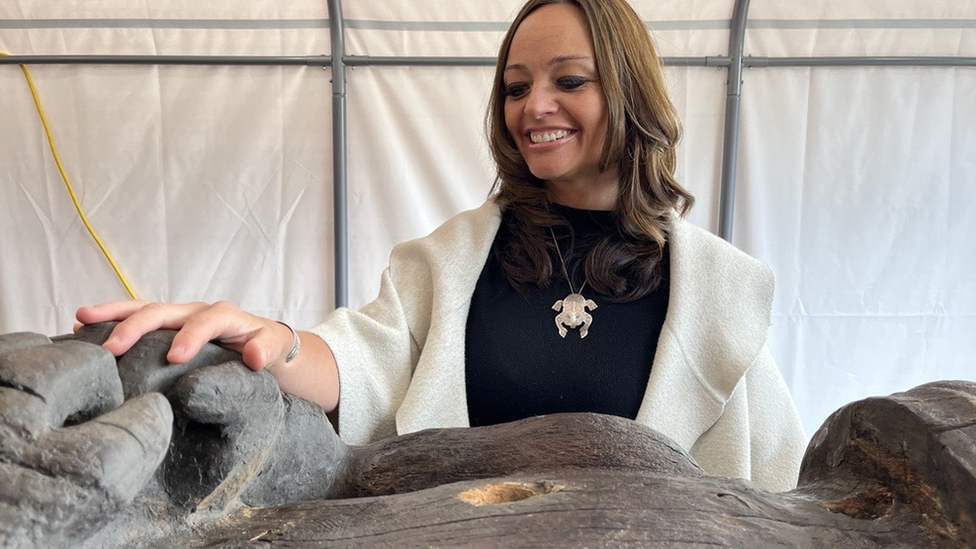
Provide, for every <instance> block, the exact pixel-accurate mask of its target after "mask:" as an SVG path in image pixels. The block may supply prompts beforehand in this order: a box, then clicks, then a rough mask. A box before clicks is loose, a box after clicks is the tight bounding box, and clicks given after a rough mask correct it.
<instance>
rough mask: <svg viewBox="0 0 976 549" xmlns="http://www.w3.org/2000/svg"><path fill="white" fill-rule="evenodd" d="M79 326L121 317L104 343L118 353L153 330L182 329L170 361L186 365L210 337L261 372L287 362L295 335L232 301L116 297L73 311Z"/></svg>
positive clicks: (107, 347) (113, 352)
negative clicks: (177, 301)
mask: <svg viewBox="0 0 976 549" xmlns="http://www.w3.org/2000/svg"><path fill="white" fill-rule="evenodd" d="M75 316H76V318H77V319H78V321H79V324H77V325H76V326H75V329H77V328H78V327H80V326H81V324H93V323H96V322H108V321H119V324H118V325H117V326H116V327H115V329H114V330H112V334H111V335H110V336H109V338H108V340H106V341H105V343H104V347H105V348H106V349H108V350H109V351H111V352H112V354H114V355H116V356H119V355H121V354H122V353H125V352H126V351H128V350H129V349H130V348H131V347H132V346H133V345H135V343H136V341H138V340H139V338H141V337H142V336H144V335H146V334H147V333H149V332H151V331H153V330H160V329H170V330H178V333H177V334H176V336H175V337H174V338H173V345H172V347H170V350H169V353H168V354H167V355H166V359H167V360H169V361H170V362H172V363H174V364H182V363H184V362H187V361H189V360H190V359H191V358H193V357H194V356H195V355H196V354H197V353H198V352H199V351H200V348H201V347H203V345H204V344H205V343H207V342H208V341H213V342H215V343H218V344H220V345H222V346H224V347H227V348H228V349H232V350H234V351H237V352H239V353H241V356H242V357H243V360H244V364H245V365H247V367H248V368H250V369H252V370H261V369H263V368H267V367H269V366H272V365H275V364H277V363H284V360H285V356H286V355H287V354H288V352H289V351H290V350H291V347H292V344H293V342H294V339H293V337H292V334H291V331H290V330H289V329H288V328H287V327H286V326H284V325H283V324H281V323H279V322H276V321H274V320H270V319H267V318H262V317H259V316H256V315H252V314H250V313H246V312H244V311H242V310H240V309H238V308H237V307H235V306H234V305H232V304H231V303H228V302H226V301H218V302H216V303H213V304H208V303H202V302H195V303H181V304H169V303H150V302H146V301H142V300H139V301H117V302H112V303H102V304H100V305H94V306H90V307H82V308H80V309H78V312H77V313H76V314H75Z"/></svg>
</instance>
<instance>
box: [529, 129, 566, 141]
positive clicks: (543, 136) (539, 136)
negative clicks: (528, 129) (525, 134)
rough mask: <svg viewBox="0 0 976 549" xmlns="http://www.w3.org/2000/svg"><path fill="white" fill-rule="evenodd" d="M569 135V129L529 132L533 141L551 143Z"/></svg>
mask: <svg viewBox="0 0 976 549" xmlns="http://www.w3.org/2000/svg"><path fill="white" fill-rule="evenodd" d="M567 135H569V131H567V130H559V131H557V132H532V133H530V134H529V139H530V140H531V141H532V142H533V143H549V142H550V141H555V140H557V139H562V138H564V137H566V136H567Z"/></svg>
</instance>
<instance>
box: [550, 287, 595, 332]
mask: <svg viewBox="0 0 976 549" xmlns="http://www.w3.org/2000/svg"><path fill="white" fill-rule="evenodd" d="M587 309H589V310H591V311H592V310H594V309H596V303H595V302H594V301H593V300H592V299H586V298H585V297H583V294H577V293H571V294H569V295H568V296H566V297H564V298H563V299H560V300H559V301H557V302H556V303H555V304H553V306H552V310H553V311H556V312H558V313H559V314H558V315H556V328H557V329H559V335H560V337H566V332H567V331H568V330H567V329H566V328H567V327H569V328H579V327H580V326H582V327H581V328H580V339H583V338H584V337H586V334H588V333H590V324H592V323H593V317H592V316H591V315H590V314H589V313H587V312H586V310H587Z"/></svg>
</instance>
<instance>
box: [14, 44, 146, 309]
mask: <svg viewBox="0 0 976 549" xmlns="http://www.w3.org/2000/svg"><path fill="white" fill-rule="evenodd" d="M0 55H10V54H9V53H7V52H4V51H0ZM20 68H21V70H23V71H24V76H25V77H26V78H27V85H28V86H30V90H31V95H32V96H33V97H34V105H36V106H37V114H38V115H39V116H40V117H41V124H42V125H43V126H44V133H45V134H47V142H48V143H49V144H50V145H51V155H52V156H53V157H54V163H55V164H57V165H58V171H59V172H61V179H63V180H64V185H65V187H67V188H68V194H70V195H71V201H72V202H74V204H75V210H77V211H78V216H79V217H80V218H81V222H82V223H84V224H85V228H86V229H88V234H90V235H91V237H92V238H93V239H94V240H95V243H96V244H98V248H99V249H100V250H102V254H104V255H105V259H107V260H108V263H109V265H111V266H112V270H114V271H115V274H116V276H118V277H119V280H120V281H121V282H122V285H123V286H125V291H126V292H128V294H129V297H131V298H132V299H139V298H138V297H137V296H136V293H135V292H134V291H132V288H131V287H130V286H129V282H128V281H126V279H125V276H123V275H122V271H120V270H119V267H118V265H116V264H115V261H114V260H113V259H112V254H110V253H109V252H108V250H107V249H106V248H105V245H104V244H102V239H100V238H98V234H96V233H95V229H94V228H92V226H91V223H89V222H88V217H87V216H86V215H85V212H84V210H82V208H81V203H79V202H78V197H77V196H76V195H75V190H74V188H73V187H72V186H71V181H70V180H69V179H68V174H66V173H65V171H64V166H62V165H61V159H60V158H58V150H57V148H56V147H55V146H54V137H52V136H51V129H50V128H49V127H48V125H47V119H46V118H45V117H44V109H42V108H41V100H40V98H39V97H38V96H37V88H35V87H34V80H33V79H31V75H30V71H28V70H27V65H21V66H20Z"/></svg>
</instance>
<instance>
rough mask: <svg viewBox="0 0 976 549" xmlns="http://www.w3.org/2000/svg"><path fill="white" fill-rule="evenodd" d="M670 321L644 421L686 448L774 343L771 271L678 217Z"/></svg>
mask: <svg viewBox="0 0 976 549" xmlns="http://www.w3.org/2000/svg"><path fill="white" fill-rule="evenodd" d="M669 238H670V243H669V245H670V258H671V279H670V292H669V304H668V312H667V316H666V317H665V321H664V326H663V328H662V330H661V336H660V339H659V340H658V346H657V352H656V355H655V357H654V364H653V366H652V368H651V375H650V379H649V381H648V385H647V391H646V392H645V394H644V400H643V402H642V404H641V407H640V410H639V411H638V414H637V421H638V422H640V423H643V424H646V425H649V426H650V427H652V428H654V429H656V430H658V431H660V432H662V433H664V434H665V435H667V436H669V437H671V438H673V439H674V440H675V441H676V442H678V443H679V444H680V445H681V446H682V447H683V448H685V449H686V450H690V449H691V447H692V445H693V444H694V443H695V441H696V440H698V438H699V437H700V436H701V434H702V433H704V432H705V431H707V430H708V428H709V427H711V426H712V425H713V424H714V423H715V421H717V420H718V418H719V417H720V416H721V415H722V412H723V411H724V408H725V403H726V402H728V400H729V398H730V397H731V395H732V391H733V390H734V389H735V387H736V385H737V384H738V383H739V380H740V379H742V376H743V375H744V374H745V372H746V371H747V370H748V369H749V367H750V366H751V365H752V364H753V362H754V361H755V359H756V357H757V356H758V355H759V353H760V351H761V350H762V348H763V346H764V345H765V342H766V333H767V331H768V328H769V323H770V311H771V308H772V300H773V288H774V281H773V274H772V271H771V270H770V269H769V267H768V266H767V265H766V264H764V263H762V262H761V261H758V260H756V259H754V258H752V257H749V256H748V255H746V254H745V253H743V252H741V251H740V250H738V249H736V248H735V247H733V246H732V245H730V244H728V243H727V242H725V241H724V240H722V239H720V238H718V237H717V236H715V235H713V234H711V233H709V232H707V231H705V230H703V229H700V228H698V227H695V226H694V225H691V224H690V223H688V222H686V221H684V220H682V219H680V217H678V216H677V214H675V215H674V218H673V221H672V223H671V231H670V234H669Z"/></svg>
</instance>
